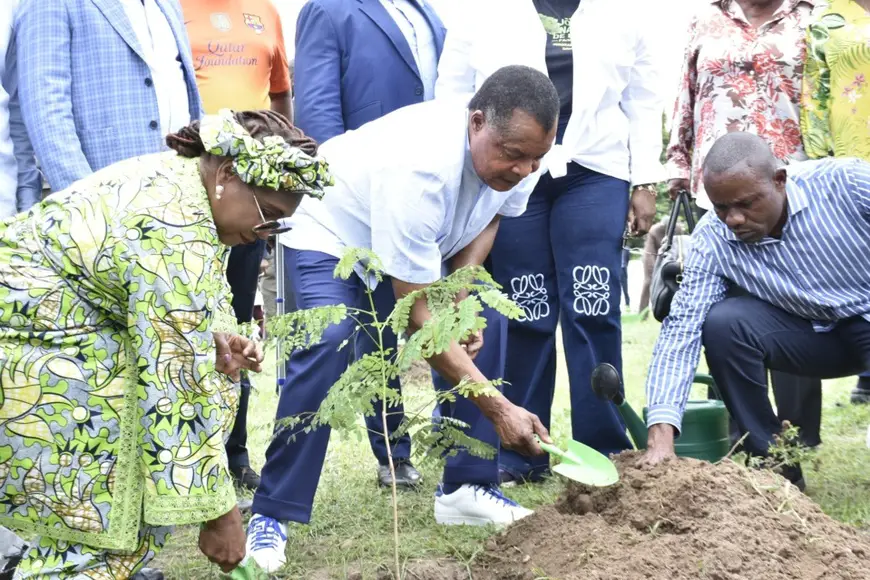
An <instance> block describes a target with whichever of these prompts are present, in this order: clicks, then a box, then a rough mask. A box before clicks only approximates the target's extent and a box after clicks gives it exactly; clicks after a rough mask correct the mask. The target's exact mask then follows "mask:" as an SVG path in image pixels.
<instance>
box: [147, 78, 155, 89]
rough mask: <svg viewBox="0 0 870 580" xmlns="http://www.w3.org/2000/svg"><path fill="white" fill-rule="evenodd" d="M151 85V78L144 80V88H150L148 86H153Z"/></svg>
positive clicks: (152, 82)
mask: <svg viewBox="0 0 870 580" xmlns="http://www.w3.org/2000/svg"><path fill="white" fill-rule="evenodd" d="M153 84H154V81H152V80H151V77H147V78H146V79H145V86H146V87H150V86H151V85H153Z"/></svg>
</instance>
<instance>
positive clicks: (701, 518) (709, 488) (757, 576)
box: [474, 452, 870, 580]
mask: <svg viewBox="0 0 870 580" xmlns="http://www.w3.org/2000/svg"><path fill="white" fill-rule="evenodd" d="M637 458H638V455H637V453H635V452H631V453H624V454H622V455H620V456H618V457H616V458H615V461H616V463H617V467H618V469H619V471H620V474H621V479H620V481H619V483H617V484H616V485H613V486H611V487H607V488H590V487H585V486H580V485H574V484H572V485H571V486H569V487H568V489H567V491H566V493H565V495H564V497H563V498H562V499H561V500H560V501H559V502H558V503H557V504H556V505H555V506H552V507H546V508H543V509H540V510H538V511H537V512H536V513H535V514H534V515H532V516H531V517H528V518H526V519H524V520H522V521H520V522H518V523H516V524H515V525H513V526H512V527H510V528H509V529H507V530H506V531H505V532H504V533H502V534H501V535H500V536H498V537H496V538H495V541H494V542H493V541H491V542H490V543H489V544H488V549H487V550H486V552H485V553H484V554H483V555H482V556H481V557H479V558H478V559H477V561H476V563H475V570H474V579H475V580H535V579H542V578H552V579H556V578H558V579H559V580H580V579H582V580H605V579H607V580H611V579H613V580H616V579H619V580H635V579H637V580H652V579H662V580H665V579H668V580H676V579H697V578H707V579H711V580H810V579H813V580H817V579H831V580H834V579H836V580H860V579H870V535H868V534H865V533H863V532H860V531H858V530H855V529H853V528H850V527H847V526H845V525H843V524H840V523H838V522H835V521H834V520H832V519H831V518H829V517H828V516H826V515H825V514H824V513H822V511H821V510H820V509H819V507H818V506H817V505H816V504H814V503H813V502H812V500H810V499H809V498H808V497H806V496H805V495H803V494H802V493H800V492H799V491H798V490H797V488H795V487H794V486H792V485H791V484H789V483H788V482H786V481H785V480H784V479H783V478H781V477H779V476H777V475H774V474H772V473H769V472H758V471H749V470H747V469H745V468H743V467H741V466H738V465H736V464H734V463H730V462H723V463H721V464H719V465H711V464H709V463H705V462H701V461H696V460H692V459H680V460H679V461H678V463H677V464H674V463H671V464H669V465H662V466H659V467H657V468H655V469H652V470H639V469H636V468H635V467H634V464H635V462H636V460H637Z"/></svg>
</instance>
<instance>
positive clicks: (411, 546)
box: [156, 317, 870, 580]
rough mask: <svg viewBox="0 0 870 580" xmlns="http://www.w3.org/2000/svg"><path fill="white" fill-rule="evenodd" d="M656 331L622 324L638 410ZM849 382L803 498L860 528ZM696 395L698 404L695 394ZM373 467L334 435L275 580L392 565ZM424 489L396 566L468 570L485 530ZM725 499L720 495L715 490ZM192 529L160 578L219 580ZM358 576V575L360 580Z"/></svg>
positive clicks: (867, 478)
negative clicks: (447, 564)
mask: <svg viewBox="0 0 870 580" xmlns="http://www.w3.org/2000/svg"><path fill="white" fill-rule="evenodd" d="M658 328H659V325H658V323H656V322H653V321H647V322H640V321H638V320H637V318H636V317H632V318H631V319H630V320H626V324H625V326H624V347H623V352H624V359H625V360H624V370H625V376H626V387H627V393H628V399H629V401H630V402H631V403H632V405H634V406H635V409H637V410H638V412H639V411H640V408H641V406H642V404H643V401H644V393H643V383H644V377H645V375H646V368H647V365H648V362H649V359H650V355H651V352H652V347H653V343H654V341H655V337H656V335H657V333H658ZM853 385H854V379H841V380H837V381H829V382H827V383H826V384H825V409H824V417H823V430H822V437H823V440H824V444H823V446H822V448H821V449H820V450H819V452H818V453H817V454H816V455H815V461H813V462H812V465H806V466H805V473H806V477H807V481H808V486H809V487H808V490H807V492H808V494H809V495H810V496H811V497H812V498H813V499H815V500H816V501H817V502H818V503H819V504H820V505H821V506H822V508H823V509H824V510H825V511H826V512H827V513H828V514H830V515H831V516H833V517H835V518H837V519H839V520H841V521H843V522H846V523H849V524H852V525H856V526H860V527H863V528H870V470H868V469H867V465H868V459H870V450H868V449H867V448H866V446H865V435H866V432H867V425H868V423H870V407H854V406H851V405H849V404H848V396H849V391H850V390H851V388H852V386H853ZM255 386H256V387H257V392H256V394H255V395H254V396H253V397H252V406H251V409H250V415H249V418H248V424H249V426H250V439H249V449H250V452H251V461H252V463H253V464H254V466H255V467H256V468H258V469H259V468H260V467H261V466H262V462H263V453H264V450H265V447H266V444H267V442H268V440H269V437H270V435H271V432H272V422H273V419H274V409H275V405H276V403H277V397H276V395H275V390H274V378H273V376H272V375H271V374H264V375H263V376H260V377H257V379H256V380H255ZM406 389H407V392H408V393H409V395H408V396H411V397H413V398H415V399H416V400H417V402H419V403H420V404H422V403H423V402H424V401H427V400H430V398H431V394H430V393H431V391H430V389H431V386H430V385H429V384H426V383H425V382H424V381H420V384H414V385H409V386H407V387H406ZM695 396H696V397H699V398H700V397H703V396H705V390H704V387H701V386H698V387H696V391H695ZM568 404H569V403H568V380H567V374H566V372H565V369H564V364H562V365H560V371H559V376H558V381H557V389H556V400H555V409H554V413H553V423H554V424H553V427H552V433H553V436H554V437H555V438H556V439H557V441H558V440H563V439H566V438H568V437H569V436H570V418H569V411H568ZM375 468H376V461H375V459H374V457H373V456H372V453H371V449H370V447H369V443H368V441H367V440H366V439H365V438H363V439H362V440H356V439H354V438H347V437H341V436H340V434H337V433H334V434H333V436H332V440H331V443H330V447H329V452H328V456H327V459H326V465H325V468H324V471H323V476H322V478H321V480H320V487H319V490H318V494H317V498H316V500H315V505H314V514H313V517H312V523H311V525H309V526H300V525H291V527H290V531H289V542H288V552H287V553H288V564H287V566H286V568H285V569H284V570H282V572H281V573H280V574H278V575H277V577H279V578H294V579H296V578H304V579H315V580H325V579H327V578H346V577H348V576H350V575H353V576H354V577H356V578H360V577H362V578H374V577H375V575H376V570H377V569H378V567H379V566H380V565H381V564H384V563H389V562H392V557H393V556H392V549H393V548H392V519H391V513H392V509H391V505H390V493H389V492H388V491H387V490H383V489H380V488H378V486H377V485H376V483H375ZM422 471H423V475H424V478H425V485H424V486H423V487H422V489H421V490H420V491H418V492H402V493H400V496H399V510H400V511H399V513H400V533H401V536H402V552H401V555H402V558H403V559H404V560H405V561H412V560H417V559H433V558H442V557H449V558H452V559H454V560H456V561H458V562H461V563H468V562H470V561H472V560H473V559H474V557H475V556H476V555H477V554H478V553H479V552H480V551H481V550H482V549H483V546H484V544H485V542H486V540H487V538H488V537H489V536H490V535H491V534H493V533H494V530H492V529H487V528H463V527H441V526H438V525H436V524H435V520H434V517H433V515H432V508H433V493H434V489H435V485H436V483H437V481H438V478H439V473H438V472H437V470H436V469H435V468H434V467H428V468H424V469H423V470H422ZM560 490H561V484H560V482H559V481H558V480H555V479H554V480H550V481H549V482H547V483H545V484H541V485H527V486H520V487H516V488H513V489H511V490H509V491H508V493H509V495H510V496H511V497H513V498H514V499H516V500H517V501H519V502H520V503H522V504H523V505H525V506H526V507H529V508H535V507H537V506H541V505H544V504H547V503H551V502H553V501H554V500H555V498H556V497H557V495H558V494H559V492H560ZM723 493H726V490H723ZM196 537H197V536H196V530H195V529H194V528H193V527H187V528H180V529H179V530H178V531H177V533H176V535H175V536H174V537H173V540H172V542H171V543H170V545H169V546H167V548H166V549H165V551H164V552H163V553H162V555H161V556H160V557H159V558H158V560H157V562H156V565H157V566H159V567H160V568H161V569H162V570H163V571H164V573H165V574H166V575H167V577H168V578H173V579H175V578H177V579H205V578H215V577H218V575H219V572H218V571H217V568H216V567H214V566H212V565H211V564H209V563H208V561H207V560H206V559H205V557H204V556H202V555H201V554H200V553H199V550H198V549H197V547H196ZM360 575H361V576H360Z"/></svg>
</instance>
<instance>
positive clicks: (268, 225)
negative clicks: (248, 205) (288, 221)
mask: <svg viewBox="0 0 870 580" xmlns="http://www.w3.org/2000/svg"><path fill="white" fill-rule="evenodd" d="M251 197H253V198H254V204H255V205H256V206H257V211H258V212H260V219H261V220H263V221H262V223H260V224H258V225H256V226H254V227H252V228H251V231H252V232H254V233H255V234H257V235H260V234H266V233H268V234H269V235H270V236H277V235H278V234H283V233H285V232H289V231H290V230H291V229H292V228H290V227H288V226H285V225H282V224H281V222H279V221H277V220H266V216H265V215H263V210H262V209H261V208H260V202H259V201H258V200H257V196H256V195H255V194H253V193H252V194H251Z"/></svg>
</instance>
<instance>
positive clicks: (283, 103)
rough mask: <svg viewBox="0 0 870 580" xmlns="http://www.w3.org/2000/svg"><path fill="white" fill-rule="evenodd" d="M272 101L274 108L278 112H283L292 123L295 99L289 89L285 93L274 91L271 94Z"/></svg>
mask: <svg viewBox="0 0 870 580" xmlns="http://www.w3.org/2000/svg"><path fill="white" fill-rule="evenodd" d="M269 98H270V99H271V101H272V110H273V111H275V112H276V113H281V114H282V115H284V116H285V117H287V119H288V120H289V121H290V122H291V123H292V122H293V100H292V96H291V94H290V92H289V91H287V92H284V93H273V94H270V95H269Z"/></svg>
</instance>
